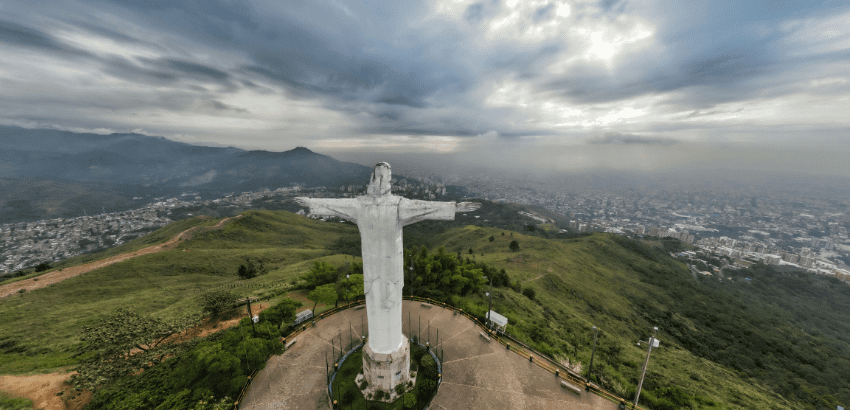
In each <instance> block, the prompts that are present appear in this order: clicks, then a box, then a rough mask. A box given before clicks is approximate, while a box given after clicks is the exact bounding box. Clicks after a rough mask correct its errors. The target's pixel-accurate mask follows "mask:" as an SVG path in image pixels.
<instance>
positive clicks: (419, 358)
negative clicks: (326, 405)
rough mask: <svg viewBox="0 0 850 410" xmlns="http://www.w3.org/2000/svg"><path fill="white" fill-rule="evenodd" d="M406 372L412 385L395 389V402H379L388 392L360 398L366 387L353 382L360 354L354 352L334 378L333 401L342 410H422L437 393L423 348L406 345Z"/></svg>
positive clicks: (434, 365)
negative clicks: (407, 367) (407, 346)
mask: <svg viewBox="0 0 850 410" xmlns="http://www.w3.org/2000/svg"><path fill="white" fill-rule="evenodd" d="M410 371H411V373H412V374H415V375H416V377H415V380H416V381H415V383H414V382H413V381H411V382H409V384H408V385H399V386H397V388H396V390H397V391H396V392H395V393H396V395H398V396H400V397H399V398H398V399H396V400H395V401H393V402H390V403H386V402H383V401H380V400H381V399H383V398H384V397H385V396H386V397H389V395H390V392H384V391H378V392H375V393H370V394H369V397H364V395H363V390H365V389H366V388H367V387H368V383H367V382H366V381H365V380H363V381H361V382H360V383H359V384H358V383H357V381H356V379H357V376H358V375H359V374H362V373H363V350H362V349H358V350H357V351H355V352H354V353H351V354H350V355H349V356H348V357H347V358H346V359H345V361H344V362H343V363H342V365H341V366H340V368H339V371H338V372H337V374H336V377H335V378H334V381H333V394H334V397H333V400H336V401H337V403H339V404H340V406H341V408H344V409H349V408H350V409H360V410H368V409H385V408H386V409H393V410H408V409H417V410H418V409H422V408H424V407H425V406H426V405H428V403H430V402H431V399H432V398H433V397H434V395H435V394H436V393H437V363H436V362H435V361H434V358H433V357H432V356H431V355H430V354H428V353H427V352H426V351H425V348H424V347H422V346H419V345H418V344H416V343H410Z"/></svg>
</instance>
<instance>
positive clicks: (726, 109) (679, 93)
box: [0, 0, 850, 176]
mask: <svg viewBox="0 0 850 410" xmlns="http://www.w3.org/2000/svg"><path fill="white" fill-rule="evenodd" d="M2 10H3V17H0V43H3V45H4V46H3V48H2V51H0V59H2V61H4V64H3V66H2V67H0V88H2V89H3V90H4V92H3V93H2V95H0V124H4V125H16V126H23V127H27V128H55V129H61V130H69V131H75V132H94V133H101V134H108V133H113V132H137V133H141V134H146V135H156V136H164V137H166V138H169V139H173V140H177V141H183V142H189V143H194V144H202V145H224V146H235V147H239V148H244V149H265V150H271V151H284V150H288V149H291V148H293V147H295V146H305V147H307V148H310V149H312V150H315V151H317V152H322V153H326V154H329V155H333V156H335V157H340V158H341V159H351V158H355V157H358V156H359V157H364V156H366V157H368V156H369V155H385V156H390V155H402V156H404V155H409V154H411V153H413V152H425V153H430V154H432V155H435V156H437V157H441V158H448V159H450V160H459V159H460V158H467V159H469V160H470V161H472V162H476V161H478V162H480V163H485V161H486V163H489V164H493V163H509V162H510V163H512V164H514V165H515V166H529V165H532V166H534V167H540V168H546V169H553V170H576V169H586V168H597V167H607V168H614V169H640V170H650V171H651V170H659V169H675V168H697V169H709V168H722V169H733V170H736V169H740V170H764V171H777V172H778V171H785V172H798V173H808V174H814V175H837V176H846V171H845V170H846V169H848V168H850V159H848V158H850V148H849V147H850V143H849V142H850V141H848V138H850V137H848V129H850V120H848V119H847V118H846V114H845V113H846V112H848V111H850V99H848V98H847V96H848V95H850V77H848V76H847V74H846V70H845V69H844V67H846V65H847V60H848V59H850V53H848V51H849V50H850V32H848V31H847V29H846V27H847V24H846V21H847V19H848V18H850V7H848V6H846V5H843V4H842V3H841V2H837V1H822V2H793V1H778V2H756V3H755V4H754V5H735V4H731V5H730V4H724V5H716V4H714V2H709V1H704V2H697V3H689V4H688V5H687V6H684V5H681V4H679V3H675V2H663V1H659V2H641V3H640V4H635V3H630V2H625V1H608V0H605V1H601V2H580V1H574V2H518V1H508V2H477V3H475V2H458V3H455V2H440V1H437V2H428V3H418V4H414V5H407V4H404V5H402V4H396V3H394V2H387V3H379V2H368V3H359V2H341V1H337V0H331V1H327V2H313V3H309V4H286V5H283V4H280V5H278V4H264V3H253V2H244V3H243V2H228V1H220V2H209V3H203V5H199V4H195V3H192V2H180V3H162V4H158V3H156V2H146V3H139V4H136V3H135V2H120V1H116V2H112V1H97V2H86V3H82V2H74V1H57V2H53V3H52V4H51V5H50V6H43V5H42V6H39V7H34V6H32V5H30V4H27V3H24V2H11V3H5V4H4V5H3V6H2ZM470 153H474V154H476V155H469V154H470ZM346 156H348V157H346ZM366 161H367V160H365V159H363V160H361V162H366Z"/></svg>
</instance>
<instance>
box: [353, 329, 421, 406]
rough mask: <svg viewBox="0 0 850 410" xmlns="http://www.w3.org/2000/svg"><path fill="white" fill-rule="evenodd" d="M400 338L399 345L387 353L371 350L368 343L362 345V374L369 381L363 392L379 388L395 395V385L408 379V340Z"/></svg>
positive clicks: (403, 337)
mask: <svg viewBox="0 0 850 410" xmlns="http://www.w3.org/2000/svg"><path fill="white" fill-rule="evenodd" d="M401 338H402V342H401V347H400V348H399V349H398V350H396V351H395V352H392V353H388V354H384V353H375V352H373V351H372V349H371V348H370V347H369V343H366V346H363V376H364V378H365V379H366V381H368V382H369V386H368V387H367V388H366V391H364V393H365V392H374V391H377V390H378V389H380V390H383V391H385V392H387V393H392V396H395V387H396V386H398V385H399V384H404V383H407V382H408V381H410V342H409V341H408V340H407V337H405V336H404V335H402V336H401Z"/></svg>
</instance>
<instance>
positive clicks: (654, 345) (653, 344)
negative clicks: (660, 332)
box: [652, 339, 661, 347]
mask: <svg viewBox="0 0 850 410" xmlns="http://www.w3.org/2000/svg"><path fill="white" fill-rule="evenodd" d="M659 345H661V342H659V341H658V339H652V347H658V346H659Z"/></svg>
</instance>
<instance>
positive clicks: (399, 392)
mask: <svg viewBox="0 0 850 410" xmlns="http://www.w3.org/2000/svg"><path fill="white" fill-rule="evenodd" d="M405 387H406V386H405V385H404V383H402V384H399V385H397V386H395V394H397V395H399V396H401V395H402V394H404V391H405V390H406V389H405Z"/></svg>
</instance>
